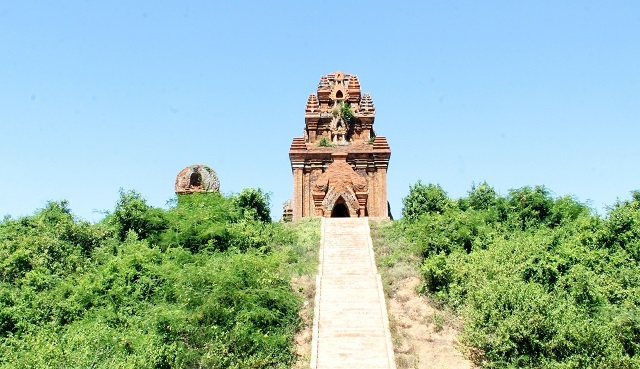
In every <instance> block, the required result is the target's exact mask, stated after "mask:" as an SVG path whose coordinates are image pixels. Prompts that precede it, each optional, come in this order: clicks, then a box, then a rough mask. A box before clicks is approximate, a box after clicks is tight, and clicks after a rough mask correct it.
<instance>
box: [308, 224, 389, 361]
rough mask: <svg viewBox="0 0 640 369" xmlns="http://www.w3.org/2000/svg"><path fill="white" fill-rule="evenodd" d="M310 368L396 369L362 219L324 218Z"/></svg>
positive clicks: (377, 276)
mask: <svg viewBox="0 0 640 369" xmlns="http://www.w3.org/2000/svg"><path fill="white" fill-rule="evenodd" d="M311 349H312V352H311V368H312V369H327V368H336V369H337V368H340V369H343V368H350V369H355V368H367V369H378V368H379V369H382V368H384V369H395V368H396V366H395V362H394V359H393V346H392V344H391V335H390V333H389V321H388V316H387V308H386V304H385V300H384V292H383V290H382V281H381V279H380V275H379V274H378V272H377V268H376V264H375V259H374V254H373V248H372V244H371V236H370V230H369V223H368V220H367V219H366V218H323V219H322V241H321V247H320V266H319V271H318V277H317V279H316V297H315V310H314V319H313V339H312V348H311Z"/></svg>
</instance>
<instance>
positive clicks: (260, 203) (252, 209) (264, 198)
mask: <svg viewBox="0 0 640 369" xmlns="http://www.w3.org/2000/svg"><path fill="white" fill-rule="evenodd" d="M235 201H236V203H237V204H238V206H239V207H240V208H241V209H242V211H243V213H244V214H245V216H248V217H250V218H253V219H255V220H259V221H261V222H265V223H268V222H271V209H270V196H269V194H268V193H266V192H263V191H262V190H261V189H259V188H258V189H255V188H245V189H243V190H242V191H241V192H240V194H239V195H238V196H237V197H236V198H235Z"/></svg>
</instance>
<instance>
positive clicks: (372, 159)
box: [285, 72, 391, 220]
mask: <svg viewBox="0 0 640 369" xmlns="http://www.w3.org/2000/svg"><path fill="white" fill-rule="evenodd" d="M374 120H375V106H374V105H373V100H372V99H371V96H370V95H369V94H366V93H365V94H362V93H361V90H360V81H359V80H358V77H357V76H356V75H349V74H346V73H342V72H335V73H331V74H328V75H326V76H322V77H321V78H320V83H319V84H318V89H317V93H315V94H312V95H310V96H309V98H308V99H307V105H306V108H305V130H304V136H303V137H296V138H294V139H293V142H292V143H291V148H290V150H289V159H290V160H291V170H292V172H293V198H292V199H291V202H290V208H287V209H285V212H287V213H288V214H289V216H290V217H292V218H293V219H294V220H296V219H300V218H303V217H309V216H321V217H331V216H349V217H365V216H369V217H375V218H389V216H390V214H389V208H388V203H387V168H388V165H389V158H390V157H391V149H390V148H389V144H388V143H387V139H386V138H385V137H382V136H376V135H375V132H374V129H373V123H374Z"/></svg>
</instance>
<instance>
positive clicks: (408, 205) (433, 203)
mask: <svg viewBox="0 0 640 369" xmlns="http://www.w3.org/2000/svg"><path fill="white" fill-rule="evenodd" d="M448 205H449V198H448V197H447V193H446V192H444V190H443V189H442V187H440V185H434V184H431V183H430V184H428V185H424V184H422V182H420V181H418V182H417V183H416V184H415V185H413V186H411V187H410V188H409V194H408V195H407V197H405V198H404V199H402V206H403V208H402V216H403V217H404V218H405V219H406V220H407V221H408V222H414V221H416V220H417V219H418V218H419V217H420V216H421V215H423V214H429V213H442V212H444V210H445V209H446V208H447V207H448Z"/></svg>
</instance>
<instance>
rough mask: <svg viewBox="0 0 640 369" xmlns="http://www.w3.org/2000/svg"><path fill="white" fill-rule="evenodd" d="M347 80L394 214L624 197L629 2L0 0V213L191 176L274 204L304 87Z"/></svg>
mask: <svg viewBox="0 0 640 369" xmlns="http://www.w3.org/2000/svg"><path fill="white" fill-rule="evenodd" d="M337 70H342V71H344V72H347V73H351V74H357V75H358V77H359V79H360V83H361V85H362V89H363V91H364V92H369V93H370V94H371V96H372V97H373V100H374V103H375V105H376V123H375V128H376V132H377V134H378V135H384V136H387V138H388V141H389V144H390V146H391V150H392V156H391V162H390V167H389V173H388V188H389V199H390V202H391V207H392V211H393V213H394V215H395V216H399V215H400V212H401V207H402V198H403V197H404V196H406V194H407V192H408V189H409V186H410V185H412V184H413V183H415V182H416V181H417V180H419V179H420V180H422V181H423V182H425V183H429V182H431V183H439V184H440V185H441V186H443V188H444V189H445V190H446V191H447V192H448V193H449V195H450V196H451V197H460V196H464V195H466V192H467V191H468V190H469V188H470V187H471V184H472V183H473V182H475V183H479V182H481V181H487V182H488V183H489V184H490V185H492V186H494V187H495V188H496V190H497V191H498V192H500V193H501V194H506V193H507V192H508V190H509V189H510V188H519V187H522V186H526V185H532V186H533V185H538V184H540V185H545V186H547V187H548V188H549V189H550V190H552V191H553V193H554V194H555V195H557V196H563V195H573V196H575V197H577V198H578V199H579V200H580V201H582V202H588V203H589V204H591V206H593V207H594V208H595V209H596V210H597V211H598V212H600V213H604V212H605V208H606V205H611V204H613V203H614V202H615V201H616V199H617V198H621V199H626V198H629V192H630V191H631V190H635V189H640V170H638V169H639V167H640V165H639V164H638V163H639V159H640V145H639V144H638V138H639V137H640V2H637V1H607V2H604V1H562V2H558V1H482V2H480V1H419V2H418V1H417V2H389V1H384V2H377V1H348V2H347V1H340V2H334V1H315V2H311V1H299V2H283V1H272V2H231V1H226V2H215V1H188V2H173V1H172V2H169V1H137V2H132V1H108V2H106V1H103V2H97V1H60V2H50V1H2V2H0V101H1V102H2V103H1V105H0V155H1V157H2V167H1V168H0V169H1V170H0V216H1V215H4V214H10V215H11V216H13V217H18V216H22V215H29V214H32V213H33V212H34V211H35V210H36V209H38V208H42V207H44V206H45V205H46V202H47V201H48V200H62V199H67V200H68V201H69V203H70V207H71V209H72V210H73V212H74V214H76V215H77V216H78V217H80V218H83V219H87V220H91V221H96V220H99V219H101V217H102V216H103V215H102V213H101V212H102V211H105V210H106V211H111V210H113V208H114V205H115V202H116V201H117V199H118V190H119V188H123V189H125V190H129V189H135V190H137V191H138V192H140V193H141V194H142V195H143V197H145V198H146V199H147V200H148V202H149V204H151V205H154V206H161V207H164V206H166V202H167V200H169V199H171V198H172V197H173V196H174V195H173V184H174V180H175V176H176V175H177V173H178V172H179V171H180V170H181V169H182V168H184V167H186V166H187V165H190V164H197V163H201V164H206V165H209V166H211V167H212V168H213V169H215V170H216V172H217V173H218V175H219V177H220V180H221V190H222V192H224V193H226V194H231V193H237V192H240V190H242V188H245V187H259V188H262V189H263V190H265V191H268V192H271V193H272V205H273V215H274V217H276V218H277V217H279V216H280V214H281V204H282V202H284V201H285V200H286V199H288V198H290V197H291V194H292V176H291V169H290V164H289V158H288V149H289V146H290V144H291V140H292V138H293V137H295V136H300V135H301V134H302V130H303V128H304V106H305V103H306V99H307V97H308V95H309V94H311V93H313V92H315V90H316V87H317V84H318V81H319V79H320V76H321V75H324V74H328V73H331V72H334V71H337Z"/></svg>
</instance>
